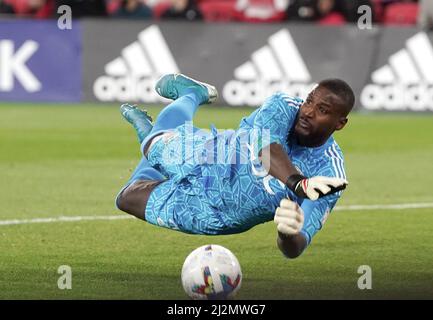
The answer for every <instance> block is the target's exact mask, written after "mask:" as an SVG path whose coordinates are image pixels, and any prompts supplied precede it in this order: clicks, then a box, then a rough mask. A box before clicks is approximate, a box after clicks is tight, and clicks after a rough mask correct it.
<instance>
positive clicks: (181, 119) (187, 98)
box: [141, 89, 200, 148]
mask: <svg viewBox="0 0 433 320" xmlns="http://www.w3.org/2000/svg"><path fill="white" fill-rule="evenodd" d="M199 105H200V101H199V99H198V97H197V95H196V93H195V92H194V90H193V89H191V90H186V92H185V94H184V95H183V96H182V97H180V98H178V99H176V100H175V101H173V102H172V103H170V104H169V105H167V106H166V107H165V108H164V109H163V110H162V111H161V112H160V113H159V115H158V118H157V119H156V121H155V123H154V125H153V129H152V130H151V131H150V133H149V134H148V135H147V137H146V138H145V139H144V140H143V142H142V145H141V146H142V148H143V147H144V146H145V145H147V142H148V141H149V140H150V139H152V138H153V137H154V136H155V135H156V134H158V133H161V132H164V131H167V130H170V129H175V128H176V127H178V126H180V125H183V124H185V122H187V121H192V119H193V118H194V114H195V113H196V111H197V109H198V107H199Z"/></svg>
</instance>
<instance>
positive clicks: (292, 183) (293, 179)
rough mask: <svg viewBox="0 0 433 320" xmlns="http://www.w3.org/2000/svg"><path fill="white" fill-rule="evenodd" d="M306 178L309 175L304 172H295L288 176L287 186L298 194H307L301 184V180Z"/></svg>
mask: <svg viewBox="0 0 433 320" xmlns="http://www.w3.org/2000/svg"><path fill="white" fill-rule="evenodd" d="M304 179H307V177H305V176H303V175H302V174H293V175H291V176H289V177H288V178H287V180H286V186H287V188H289V189H290V190H292V191H293V192H294V193H295V194H296V195H297V196H301V197H302V196H305V193H304V190H303V189H302V186H300V182H301V181H302V180H304Z"/></svg>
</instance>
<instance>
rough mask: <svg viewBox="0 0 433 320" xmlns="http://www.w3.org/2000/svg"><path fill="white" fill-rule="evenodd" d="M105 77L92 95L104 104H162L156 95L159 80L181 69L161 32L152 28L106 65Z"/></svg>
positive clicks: (155, 27) (98, 82)
mask: <svg viewBox="0 0 433 320" xmlns="http://www.w3.org/2000/svg"><path fill="white" fill-rule="evenodd" d="M104 71H105V74H106V75H104V76H101V77H99V78H98V79H96V81H95V83H94V85H93V92H94V95H95V97H96V98H98V100H101V101H141V102H150V103H153V102H158V101H163V98H161V97H160V96H159V95H157V94H156V93H155V90H154V85H155V82H156V81H157V79H158V78H159V77H160V76H161V75H163V74H166V73H178V72H180V71H179V68H178V66H177V64H176V61H175V60H174V58H173V55H172V53H171V51H170V48H169V47H168V45H167V43H166V41H165V39H164V37H163V35H162V33H161V30H160V29H159V28H158V26H157V25H152V26H150V27H148V28H146V29H144V30H143V31H141V32H140V33H139V34H138V40H137V41H135V42H133V43H131V44H130V45H128V46H126V47H125V48H124V49H122V51H121V55H120V57H118V58H116V59H114V60H112V61H110V62H109V63H107V64H106V65H105V68H104Z"/></svg>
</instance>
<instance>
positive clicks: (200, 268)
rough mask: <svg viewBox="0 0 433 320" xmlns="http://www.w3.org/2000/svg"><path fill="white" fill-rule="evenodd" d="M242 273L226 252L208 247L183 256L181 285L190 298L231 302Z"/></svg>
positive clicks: (212, 246)
mask: <svg viewBox="0 0 433 320" xmlns="http://www.w3.org/2000/svg"><path fill="white" fill-rule="evenodd" d="M241 282H242V271H241V266H240V265H239V261H238V259H236V257H235V255H234V254H233V253H232V252H231V251H230V250H228V249H226V248H224V247H222V246H219V245H215V244H209V245H204V246H201V247H199V248H197V249H195V250H194V251H193V252H191V253H190V254H189V255H188V257H186V259H185V262H184V264H183V267H182V286H183V289H184V290H185V292H186V293H187V294H188V296H190V297H191V298H192V299H195V300H197V299H199V300H204V299H209V300H217V299H231V298H233V297H234V296H235V295H236V293H237V292H238V291H239V289H240V287H241Z"/></svg>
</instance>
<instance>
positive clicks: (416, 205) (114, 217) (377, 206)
mask: <svg viewBox="0 0 433 320" xmlns="http://www.w3.org/2000/svg"><path fill="white" fill-rule="evenodd" d="M423 208H433V202H421V203H401V204H373V205H348V206H338V207H336V208H335V209H334V211H368V210H404V209H423ZM132 218H133V217H132V216H127V215H111V216H70V217H65V216H60V217H53V218H35V219H14V220H0V227H1V226H9V225H17V224H31V223H53V222H77V221H95V220H105V221H106V220H126V219H132Z"/></svg>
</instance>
